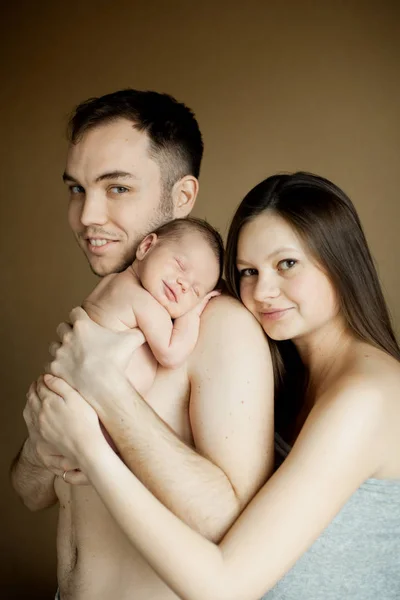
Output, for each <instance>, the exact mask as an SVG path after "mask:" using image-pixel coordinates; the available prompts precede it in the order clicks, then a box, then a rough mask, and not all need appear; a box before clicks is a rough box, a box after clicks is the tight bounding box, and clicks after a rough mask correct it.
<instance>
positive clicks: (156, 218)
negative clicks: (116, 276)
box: [89, 185, 174, 277]
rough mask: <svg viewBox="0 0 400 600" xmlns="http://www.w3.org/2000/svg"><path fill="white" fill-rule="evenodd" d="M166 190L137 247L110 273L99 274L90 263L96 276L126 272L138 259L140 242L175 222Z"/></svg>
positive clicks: (168, 193)
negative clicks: (137, 253)
mask: <svg viewBox="0 0 400 600" xmlns="http://www.w3.org/2000/svg"><path fill="white" fill-rule="evenodd" d="M166 188H167V186H165V185H164V186H163V191H162V195H161V199H160V203H159V205H158V207H157V211H156V213H155V214H154V215H153V217H152V219H151V220H150V222H149V225H148V227H147V228H146V231H145V232H144V233H143V234H141V235H140V236H139V238H138V240H137V242H136V244H135V246H134V247H133V248H132V249H130V250H129V251H128V253H127V254H126V256H124V257H122V258H121V262H120V263H117V264H116V265H115V266H114V267H113V268H112V269H111V270H110V271H107V272H106V273H102V272H100V273H99V272H98V271H96V269H95V268H94V267H93V266H92V265H91V264H90V261H89V267H90V270H91V271H92V273H93V274H94V275H97V276H98V277H105V276H106V275H110V274H111V273H121V272H122V271H125V270H126V269H127V268H128V267H130V266H131V264H132V263H133V262H134V260H135V258H136V250H137V247H138V246H139V244H140V242H141V241H142V240H143V239H144V238H145V237H146V235H149V233H151V232H152V231H154V230H155V229H157V228H158V227H160V226H161V225H164V224H165V223H168V222H169V221H172V220H173V218H174V206H173V202H172V196H171V190H170V188H169V186H168V189H166Z"/></svg>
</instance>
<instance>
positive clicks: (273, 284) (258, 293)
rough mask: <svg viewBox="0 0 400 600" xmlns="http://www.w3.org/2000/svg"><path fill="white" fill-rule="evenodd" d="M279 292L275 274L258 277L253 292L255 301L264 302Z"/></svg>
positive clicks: (275, 296)
mask: <svg viewBox="0 0 400 600" xmlns="http://www.w3.org/2000/svg"><path fill="white" fill-rule="evenodd" d="M279 294H280V289H279V283H278V281H277V279H276V277H275V276H272V277H259V278H258V281H257V284H256V286H255V288H254V294H253V296H254V300H255V301H256V302H264V301H265V300H269V299H271V298H277V297H278V296H279Z"/></svg>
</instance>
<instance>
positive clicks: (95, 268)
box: [88, 258, 132, 277]
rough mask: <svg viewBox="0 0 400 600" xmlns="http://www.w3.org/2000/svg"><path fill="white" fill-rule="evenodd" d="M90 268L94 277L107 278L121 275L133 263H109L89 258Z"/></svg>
mask: <svg viewBox="0 0 400 600" xmlns="http://www.w3.org/2000/svg"><path fill="white" fill-rule="evenodd" d="M88 262H89V267H90V270H91V271H92V273H94V275H97V276H98V277H106V276H107V275H111V274H112V273H121V271H125V269H127V268H128V267H129V266H130V265H131V264H132V261H119V262H108V261H104V262H101V261H94V260H90V259H89V258H88Z"/></svg>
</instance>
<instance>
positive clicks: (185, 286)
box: [178, 277, 190, 292]
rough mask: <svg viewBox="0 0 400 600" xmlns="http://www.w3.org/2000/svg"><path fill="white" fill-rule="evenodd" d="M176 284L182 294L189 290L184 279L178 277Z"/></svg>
mask: <svg viewBox="0 0 400 600" xmlns="http://www.w3.org/2000/svg"><path fill="white" fill-rule="evenodd" d="M178 283H179V285H180V286H181V288H182V292H187V291H188V289H189V288H190V283H189V281H188V280H187V279H186V277H178Z"/></svg>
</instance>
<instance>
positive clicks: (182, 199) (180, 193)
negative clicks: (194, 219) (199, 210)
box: [172, 175, 199, 219]
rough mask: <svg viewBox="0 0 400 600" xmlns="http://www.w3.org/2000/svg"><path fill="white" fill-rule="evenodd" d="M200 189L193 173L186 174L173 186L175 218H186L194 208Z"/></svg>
mask: <svg viewBox="0 0 400 600" xmlns="http://www.w3.org/2000/svg"><path fill="white" fill-rule="evenodd" d="M198 191H199V182H198V180H197V179H196V177H194V176H193V175H185V177H182V179H180V180H179V181H177V182H176V183H175V185H174V187H173V188H172V200H173V206H174V219H184V218H185V217H187V216H188V214H189V213H190V211H191V210H192V208H193V206H194V203H195V201H196V197H197V194H198Z"/></svg>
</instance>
